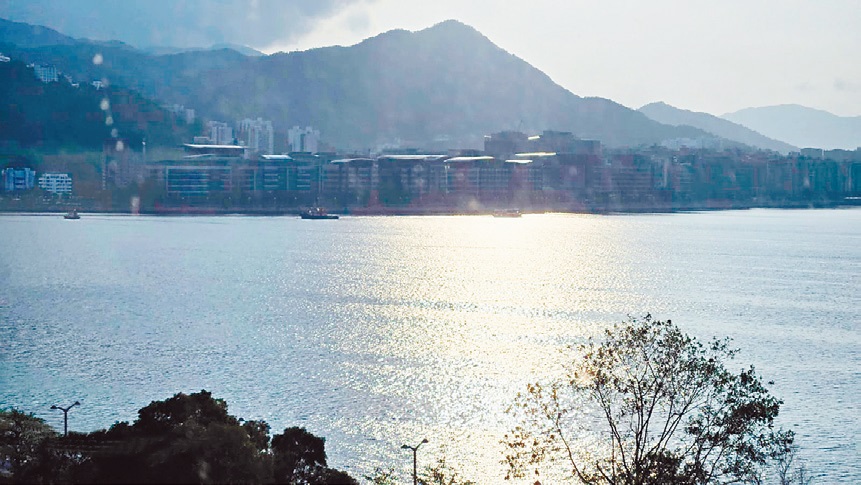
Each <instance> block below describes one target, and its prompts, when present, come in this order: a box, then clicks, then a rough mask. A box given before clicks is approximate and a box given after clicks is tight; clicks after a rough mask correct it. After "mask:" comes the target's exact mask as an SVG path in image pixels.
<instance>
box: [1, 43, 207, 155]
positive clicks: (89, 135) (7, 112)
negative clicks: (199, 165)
mask: <svg viewBox="0 0 861 485" xmlns="http://www.w3.org/2000/svg"><path fill="white" fill-rule="evenodd" d="M104 99H107V100H108V101H109V102H108V104H106V105H103V103H104V101H103V100H104ZM108 117H110V122H107V119H108ZM195 129H199V127H195V126H189V125H186V124H185V122H184V120H182V119H177V118H176V117H174V116H173V115H171V114H170V113H168V112H166V111H165V110H163V109H162V108H160V107H158V106H157V105H156V104H154V103H153V102H151V101H149V100H147V99H144V98H143V97H141V96H140V95H139V94H138V93H135V92H133V91H129V90H127V89H122V88H108V89H101V90H97V89H96V88H94V87H93V86H90V85H87V84H82V85H80V86H79V87H74V86H72V85H70V84H69V83H67V82H65V80H61V81H59V82H51V83H47V84H46V83H42V82H41V81H39V80H38V79H36V76H35V75H34V72H33V69H32V68H30V67H27V66H26V65H25V64H24V63H23V62H20V61H17V60H12V61H11V62H3V63H0V142H9V141H14V142H16V143H17V145H19V146H22V147H43V148H62V149H74V148H83V149H101V148H102V144H103V143H104V142H105V140H109V139H111V138H112V131H113V130H116V134H117V136H118V137H120V138H123V139H124V140H126V142H129V143H131V144H132V145H133V146H140V143H141V140H142V139H144V138H146V139H147V140H148V141H150V142H151V143H153V144H156V145H178V144H180V143H182V141H184V140H187V139H188V138H189V137H191V136H193V134H194V133H193V131H194V130H195Z"/></svg>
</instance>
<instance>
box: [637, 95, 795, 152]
mask: <svg viewBox="0 0 861 485" xmlns="http://www.w3.org/2000/svg"><path fill="white" fill-rule="evenodd" d="M638 111H639V112H641V113H643V114H645V115H646V116H648V117H649V118H651V119H653V120H655V121H657V122H659V123H663V124H665V125H672V126H680V125H688V126H693V127H695V128H699V129H701V130H704V131H707V132H709V133H712V134H714V135H717V136H719V137H721V138H726V139H727V140H733V141H737V142H739V143H743V144H745V145H750V146H753V147H757V148H762V149H766V150H774V151H776V152H780V153H783V154H786V153H788V152H791V151H797V150H798V148H796V147H794V146H792V145H790V144H788V143H784V142H782V141H778V140H773V139H771V138H768V137H766V136H763V135H760V134H759V133H757V132H755V131H753V130H751V129H749V128H745V127H744V126H742V125H739V124H736V123H733V122H731V121H728V120H725V119H722V118H718V117H717V116H714V115H710V114H708V113H701V112H697V111H688V110H684V109H679V108H675V107H673V106H670V105H668V104H666V103H662V102H657V103H651V104H647V105H645V106H643V107H642V108H640V109H639V110H638Z"/></svg>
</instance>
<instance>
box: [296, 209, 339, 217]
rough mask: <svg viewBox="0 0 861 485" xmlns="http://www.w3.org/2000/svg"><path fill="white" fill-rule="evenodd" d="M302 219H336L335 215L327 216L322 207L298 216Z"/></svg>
mask: <svg viewBox="0 0 861 485" xmlns="http://www.w3.org/2000/svg"><path fill="white" fill-rule="evenodd" d="M299 217H301V218H302V219H337V218H338V216H337V215H336V214H329V213H328V212H326V210H325V209H323V208H322V207H313V208H311V209H308V210H306V211H303V212H301V213H300V214H299Z"/></svg>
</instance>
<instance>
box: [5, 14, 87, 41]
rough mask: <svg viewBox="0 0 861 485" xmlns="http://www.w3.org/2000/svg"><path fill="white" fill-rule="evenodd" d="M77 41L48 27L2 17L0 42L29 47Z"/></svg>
mask: <svg viewBox="0 0 861 485" xmlns="http://www.w3.org/2000/svg"><path fill="white" fill-rule="evenodd" d="M75 43H77V41H76V40H75V39H73V38H71V37H68V36H65V35H63V34H61V33H59V32H57V31H56V30H54V29H50V28H48V27H43V26H41V25H30V24H25V23H23V22H13V21H11V20H6V19H0V44H14V45H16V46H18V47H25V48H29V47H40V46H45V45H72V44H75Z"/></svg>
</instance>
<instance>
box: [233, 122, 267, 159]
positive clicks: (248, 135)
mask: <svg viewBox="0 0 861 485" xmlns="http://www.w3.org/2000/svg"><path fill="white" fill-rule="evenodd" d="M239 138H240V139H241V140H242V141H243V142H245V146H246V147H248V149H249V150H250V151H251V152H256V153H261V154H263V155H272V154H274V153H275V130H273V129H272V122H271V121H269V120H264V119H262V118H257V119H256V120H252V119H249V118H246V119H244V120H242V121H240V122H239Z"/></svg>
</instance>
